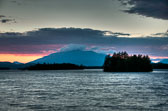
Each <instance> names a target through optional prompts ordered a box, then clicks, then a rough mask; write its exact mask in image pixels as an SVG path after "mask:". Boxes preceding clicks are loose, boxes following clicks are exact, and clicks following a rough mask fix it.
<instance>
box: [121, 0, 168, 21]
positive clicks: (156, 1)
mask: <svg viewBox="0 0 168 111" xmlns="http://www.w3.org/2000/svg"><path fill="white" fill-rule="evenodd" d="M120 1H121V2H122V3H123V5H126V6H131V8H129V9H128V10H125V12H127V13H134V14H139V15H143V16H147V17H153V18H158V19H165V20H168V0H120Z"/></svg>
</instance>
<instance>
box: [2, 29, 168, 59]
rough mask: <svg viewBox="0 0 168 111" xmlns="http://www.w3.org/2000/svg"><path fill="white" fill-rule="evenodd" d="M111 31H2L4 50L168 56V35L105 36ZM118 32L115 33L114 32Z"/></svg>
mask: <svg viewBox="0 0 168 111" xmlns="http://www.w3.org/2000/svg"><path fill="white" fill-rule="evenodd" d="M106 32H109V31H101V30H93V29H81V28H42V29H39V30H33V31H29V32H25V33H1V34H0V53H16V54H22V53H24V54H29V53H31V54H40V53H44V52H47V53H49V52H54V51H55V52H57V51H60V50H61V51H66V50H72V49H81V50H84V49H86V50H93V51H97V52H102V53H108V52H111V53H112V52H114V51H128V52H129V53H141V54H149V55H153V56H167V55H168V48H167V46H168V42H167V41H168V36H167V35H165V36H164V37H156V36H155V35H153V36H151V37H139V38H130V37H122V35H123V36H125V34H123V33H121V32H117V34H120V37H118V35H115V33H114V32H110V33H112V34H111V35H108V36H107V35H105V33H106ZM113 33H114V34H113ZM69 44H70V45H69Z"/></svg>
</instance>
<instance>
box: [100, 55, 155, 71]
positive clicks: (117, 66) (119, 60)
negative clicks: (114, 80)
mask: <svg viewBox="0 0 168 111" xmlns="http://www.w3.org/2000/svg"><path fill="white" fill-rule="evenodd" d="M103 68H104V71H105V72H150V71H152V70H153V69H152V65H151V61H150V58H149V57H148V56H142V55H133V56H129V55H128V54H127V52H119V53H114V54H113V56H110V55H107V56H106V58H105V62H104V66H103Z"/></svg>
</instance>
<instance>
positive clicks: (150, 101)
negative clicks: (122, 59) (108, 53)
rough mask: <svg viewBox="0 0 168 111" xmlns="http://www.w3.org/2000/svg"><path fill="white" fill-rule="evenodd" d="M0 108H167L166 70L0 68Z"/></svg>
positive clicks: (165, 110)
mask: <svg viewBox="0 0 168 111" xmlns="http://www.w3.org/2000/svg"><path fill="white" fill-rule="evenodd" d="M0 111H168V70H160V71H159V70H157V71H154V72H151V73H104V72H102V71H101V70H83V71H82V70H78V71H1V72H0Z"/></svg>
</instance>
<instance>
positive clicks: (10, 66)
mask: <svg viewBox="0 0 168 111" xmlns="http://www.w3.org/2000/svg"><path fill="white" fill-rule="evenodd" d="M32 65H34V64H33V63H27V64H23V63H20V62H13V63H11V62H0V70H7V69H22V68H26V67H29V66H32Z"/></svg>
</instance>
